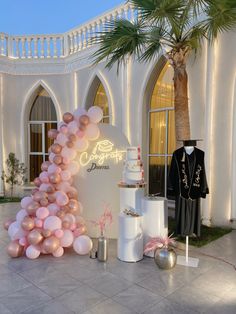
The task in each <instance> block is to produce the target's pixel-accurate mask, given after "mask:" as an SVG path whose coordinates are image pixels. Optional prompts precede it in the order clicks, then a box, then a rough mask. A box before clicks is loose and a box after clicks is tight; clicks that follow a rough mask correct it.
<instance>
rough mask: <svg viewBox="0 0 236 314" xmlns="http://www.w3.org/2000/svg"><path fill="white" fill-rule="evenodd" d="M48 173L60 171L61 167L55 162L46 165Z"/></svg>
mask: <svg viewBox="0 0 236 314" xmlns="http://www.w3.org/2000/svg"><path fill="white" fill-rule="evenodd" d="M48 173H49V174H53V173H61V168H60V167H58V166H57V165H55V164H52V165H50V166H49V167H48Z"/></svg>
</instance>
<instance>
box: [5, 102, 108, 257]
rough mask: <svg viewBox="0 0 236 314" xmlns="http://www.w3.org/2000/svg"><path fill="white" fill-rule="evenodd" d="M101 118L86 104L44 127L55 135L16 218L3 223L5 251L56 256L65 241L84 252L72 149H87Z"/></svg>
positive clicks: (87, 243) (86, 243) (86, 249)
mask: <svg viewBox="0 0 236 314" xmlns="http://www.w3.org/2000/svg"><path fill="white" fill-rule="evenodd" d="M102 117H103V112H102V110H101V109H100V108H99V107H96V106H94V107H91V108H90V109H89V110H88V112H87V111H86V110H85V109H81V108H78V109H77V110H76V111H75V112H74V113H73V114H71V113H69V112H67V113H65V114H64V115H63V121H62V122H61V123H60V124H59V126H58V129H57V130H56V129H53V130H49V132H48V137H49V138H50V139H53V140H54V143H53V144H52V145H51V147H50V148H49V161H45V162H43V163H42V165H41V170H42V172H41V173H40V175H39V177H37V178H35V179H34V184H35V186H36V188H35V189H34V190H33V191H32V194H31V196H26V197H24V198H23V199H22V200H21V210H20V211H19V212H18V213H17V215H16V220H15V221H13V222H12V221H8V222H6V223H5V228H6V229H8V234H9V236H10V238H11V240H12V242H11V243H10V244H9V246H8V253H9V255H10V256H12V257H18V256H20V255H22V254H23V252H25V254H26V256H27V257H28V258H30V259H35V258H37V257H39V255H40V254H52V255H53V256H55V257H60V256H62V255H63V253H64V248H67V247H70V246H73V248H74V250H75V252H76V253H78V254H81V255H84V254H88V253H89V251H90V250H91V249H92V241H91V239H90V238H89V237H88V236H87V235H85V234H86V226H85V220H84V219H83V217H82V205H81V203H80V202H79V201H78V193H77V190H76V189H75V187H73V176H74V175H76V174H77V173H78V172H79V164H78V162H77V161H76V156H77V153H81V152H83V151H85V150H87V148H88V146H89V141H93V140H96V139H97V138H98V137H99V135H100V132H99V128H98V126H97V123H98V122H99V121H100V120H101V119H102Z"/></svg>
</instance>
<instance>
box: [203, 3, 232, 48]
mask: <svg viewBox="0 0 236 314" xmlns="http://www.w3.org/2000/svg"><path fill="white" fill-rule="evenodd" d="M205 12H206V14H207V16H208V17H207V19H206V20H205V28H206V31H207V36H208V38H209V40H210V41H211V42H212V41H213V40H214V39H215V38H216V37H217V35H218V34H219V33H222V32H225V31H230V30H232V29H234V28H235V27H236V1H235V0H214V1H212V3H211V4H210V5H209V6H208V7H207V9H206V11H205Z"/></svg>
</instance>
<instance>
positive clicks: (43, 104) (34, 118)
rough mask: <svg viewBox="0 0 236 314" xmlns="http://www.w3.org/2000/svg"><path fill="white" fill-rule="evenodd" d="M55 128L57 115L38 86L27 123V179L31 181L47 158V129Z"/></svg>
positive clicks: (46, 95)
mask: <svg viewBox="0 0 236 314" xmlns="http://www.w3.org/2000/svg"><path fill="white" fill-rule="evenodd" d="M55 128H57V115H56V110H55V107H54V104H53V102H52V99H51V97H50V96H49V94H48V92H47V91H46V90H45V89H44V88H42V87H41V88H39V90H38V92H37V95H36V97H35V100H34V102H33V104H32V106H31V110H30V114H29V124H28V139H29V142H28V147H29V180H30V182H32V181H33V180H34V178H36V177H37V176H38V175H39V174H40V172H41V163H42V162H43V161H45V160H47V159H48V148H49V147H50V145H51V144H52V140H50V139H49V138H48V136H47V133H48V130H50V129H55Z"/></svg>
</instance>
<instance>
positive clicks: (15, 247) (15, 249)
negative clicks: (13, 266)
mask: <svg viewBox="0 0 236 314" xmlns="http://www.w3.org/2000/svg"><path fill="white" fill-rule="evenodd" d="M23 252H24V247H23V246H21V245H20V244H19V243H17V242H11V243H9V244H8V246H7V253H8V255H9V256H11V257H20V256H22V254H23Z"/></svg>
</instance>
